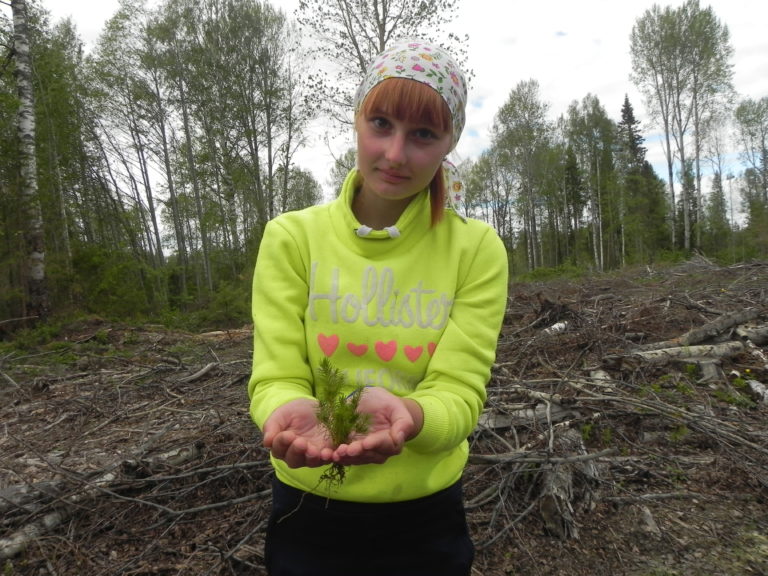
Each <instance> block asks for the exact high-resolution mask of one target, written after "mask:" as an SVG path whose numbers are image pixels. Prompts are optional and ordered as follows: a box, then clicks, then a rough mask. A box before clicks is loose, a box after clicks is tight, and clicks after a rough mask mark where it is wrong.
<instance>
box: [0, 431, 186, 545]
mask: <svg viewBox="0 0 768 576" xmlns="http://www.w3.org/2000/svg"><path fill="white" fill-rule="evenodd" d="M199 455H200V447H199V446H198V445H192V446H190V447H183V448H179V449H175V450H171V451H169V452H166V453H164V454H162V455H160V456H157V457H155V458H153V459H151V460H145V461H143V462H144V464H145V465H146V464H148V463H149V464H154V465H157V464H158V463H160V462H162V463H164V464H167V465H170V466H179V465H180V464H182V463H183V462H185V461H188V460H192V459H194V458H197V457H198V456H199ZM133 467H135V461H134V460H125V461H123V462H121V463H119V464H118V465H116V466H113V467H111V468H110V469H108V470H105V471H102V472H101V473H100V474H98V475H97V476H96V477H94V478H91V479H81V480H79V481H80V482H81V484H80V485H79V486H77V487H75V488H70V493H69V494H68V495H67V496H66V497H61V496H58V497H57V498H55V500H52V497H53V496H56V495H57V494H62V493H63V491H64V489H65V486H66V483H65V482H56V483H50V482H47V483H40V484H38V485H31V486H28V487H27V486H24V487H17V488H15V489H13V490H10V489H9V490H8V492H7V498H6V497H3V500H5V505H6V506H11V507H13V506H14V505H16V506H24V507H28V506H30V505H32V504H33V503H34V508H35V509H36V510H41V509H42V508H43V507H44V506H51V505H52V504H51V503H52V502H53V510H52V511H51V512H48V513H46V514H45V515H43V516H42V517H41V518H39V519H37V520H33V521H32V522H30V523H28V524H27V525H25V526H23V527H21V528H19V529H17V530H16V531H15V532H13V533H12V534H11V535H10V536H7V537H5V538H0V559H7V558H12V557H13V556H15V555H17V554H19V553H20V552H22V551H23V550H24V549H25V548H26V547H27V546H28V545H29V544H30V543H32V542H34V541H35V540H36V539H37V538H39V537H40V536H41V535H42V534H44V533H45V532H46V531H49V530H52V529H54V528H56V527H57V526H59V525H61V524H62V523H64V522H66V521H67V520H68V519H69V518H70V517H71V516H72V515H73V514H74V513H75V512H76V511H77V510H78V509H79V508H80V507H81V506H82V505H83V503H84V502H87V501H89V500H91V499H93V498H96V497H98V496H100V495H101V494H103V493H104V492H111V490H110V487H111V486H112V485H114V484H116V483H117V482H118V481H119V480H120V479H121V478H122V477H121V475H120V474H118V473H117V472H115V471H116V470H125V469H132V468H133ZM35 497H37V498H35ZM35 500H37V501H35Z"/></svg>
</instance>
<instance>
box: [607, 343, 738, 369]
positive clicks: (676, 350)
mask: <svg viewBox="0 0 768 576" xmlns="http://www.w3.org/2000/svg"><path fill="white" fill-rule="evenodd" d="M744 349H745V346H744V343H742V342H738V341H732V342H723V343H721V344H702V345H699V346H676V347H673V348H661V349H653V350H640V351H637V350H636V351H633V352H630V353H629V354H628V355H626V356H620V357H614V358H616V359H617V360H618V361H619V364H620V365H622V366H624V365H629V366H630V367H632V366H635V367H636V366H638V365H639V364H641V363H647V364H654V365H658V364H667V363H669V362H671V361H675V360H677V361H691V362H698V361H700V360H701V359H710V358H716V359H719V358H729V357H732V356H736V355H737V354H740V353H741V352H743V351H744Z"/></svg>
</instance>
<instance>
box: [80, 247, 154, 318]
mask: <svg viewBox="0 0 768 576" xmlns="http://www.w3.org/2000/svg"><path fill="white" fill-rule="evenodd" d="M73 267H74V274H75V278H76V279H77V280H76V282H75V285H74V291H75V295H76V298H77V299H78V300H79V302H80V306H81V307H82V309H83V311H84V312H86V313H98V314H100V315H102V316H105V317H111V318H118V319H136V318H142V317H146V316H150V315H152V314H153V312H154V310H155V309H154V306H153V300H154V295H155V286H154V285H153V283H152V282H151V279H152V277H153V276H154V275H155V271H153V270H152V269H151V268H149V267H148V266H146V265H145V264H144V263H142V262H140V261H138V260H136V259H134V258H130V257H126V256H125V255H121V254H117V253H115V252H113V251H110V250H107V249H104V248H103V247H100V246H81V247H79V248H78V250H77V252H76V254H75V257H74V259H73Z"/></svg>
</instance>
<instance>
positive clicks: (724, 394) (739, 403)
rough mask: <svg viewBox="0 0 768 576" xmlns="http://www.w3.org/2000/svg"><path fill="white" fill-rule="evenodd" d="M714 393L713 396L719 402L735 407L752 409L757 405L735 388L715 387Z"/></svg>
mask: <svg viewBox="0 0 768 576" xmlns="http://www.w3.org/2000/svg"><path fill="white" fill-rule="evenodd" d="M714 394H715V397H716V398H717V399H718V400H720V401H721V402H725V403H726V404H730V405H731V406H735V407H736V408H747V409H752V408H756V407H757V404H755V402H754V401H753V400H752V399H751V398H748V397H747V396H744V395H743V394H739V393H738V392H737V391H736V390H733V389H729V388H724V387H721V388H717V389H716V390H715V392H714Z"/></svg>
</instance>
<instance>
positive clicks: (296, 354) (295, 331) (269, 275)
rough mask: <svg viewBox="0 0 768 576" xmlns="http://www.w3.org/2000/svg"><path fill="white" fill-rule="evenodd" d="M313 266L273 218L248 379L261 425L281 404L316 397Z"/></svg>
mask: <svg viewBox="0 0 768 576" xmlns="http://www.w3.org/2000/svg"><path fill="white" fill-rule="evenodd" d="M306 270H307V266H306V263H305V259H304V257H303V255H302V252H301V250H300V248H299V244H298V243H297V241H296V239H295V238H293V237H292V236H291V234H290V233H289V232H288V231H287V230H286V229H285V228H284V227H283V226H282V225H281V223H280V221H279V219H278V220H272V221H270V222H269V223H268V224H267V226H266V228H265V230H264V235H263V237H262V240H261V245H260V247H259V253H258V257H257V260H256V270H255V273H254V277H253V300H252V312H253V339H254V346H253V367H252V370H251V378H250V380H249V382H248V395H249V397H250V414H251V418H252V419H253V421H254V423H255V424H256V425H257V426H258V427H259V428H261V427H262V426H263V424H264V422H265V421H266V419H267V418H268V417H269V416H270V414H272V412H273V411H274V410H275V408H277V407H279V406H281V405H283V404H285V403H286V402H289V401H291V400H295V399H297V398H312V371H311V369H310V366H309V362H308V361H307V346H306V337H305V331H304V314H305V310H306V306H307V298H308V283H307V273H306Z"/></svg>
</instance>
